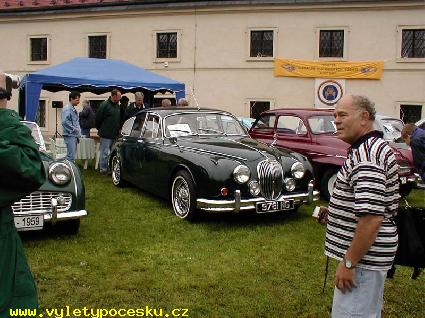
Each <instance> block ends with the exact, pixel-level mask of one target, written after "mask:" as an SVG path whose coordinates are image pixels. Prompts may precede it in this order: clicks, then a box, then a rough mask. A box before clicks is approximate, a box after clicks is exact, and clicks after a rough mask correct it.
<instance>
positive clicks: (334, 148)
mask: <svg viewBox="0 0 425 318" xmlns="http://www.w3.org/2000/svg"><path fill="white" fill-rule="evenodd" d="M316 140H317V144H319V145H321V146H323V147H326V149H327V150H326V153H327V154H328V155H334V156H343V157H347V154H348V148H349V147H350V145H349V144H348V143H346V142H344V141H342V140H341V139H339V138H338V137H336V136H321V137H320V138H317V139H316ZM388 144H389V145H390V147H391V148H392V149H393V151H394V155H395V157H396V159H397V161H399V162H400V161H407V162H409V164H410V165H412V164H413V158H412V151H411V149H410V147H408V146H407V145H406V144H404V143H394V142H388ZM311 152H314V147H312V149H311Z"/></svg>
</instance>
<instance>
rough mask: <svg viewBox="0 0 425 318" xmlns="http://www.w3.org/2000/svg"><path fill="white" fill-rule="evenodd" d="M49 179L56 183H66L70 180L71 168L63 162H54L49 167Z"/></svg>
mask: <svg viewBox="0 0 425 318" xmlns="http://www.w3.org/2000/svg"><path fill="white" fill-rule="evenodd" d="M49 179H50V180H51V181H52V182H53V183H54V184H57V185H64V184H67V183H68V182H69V181H70V180H71V169H70V168H69V167H68V166H67V165H66V164H64V163H63V162H55V163H53V164H52V165H51V166H50V167H49Z"/></svg>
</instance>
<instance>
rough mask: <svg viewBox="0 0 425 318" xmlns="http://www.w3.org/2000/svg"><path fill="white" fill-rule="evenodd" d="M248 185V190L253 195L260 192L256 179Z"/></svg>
mask: <svg viewBox="0 0 425 318" xmlns="http://www.w3.org/2000/svg"><path fill="white" fill-rule="evenodd" d="M248 187H249V192H250V193H251V194H252V195H253V196H257V195H259V194H260V184H259V183H258V182H257V181H251V182H250V183H249V184H248Z"/></svg>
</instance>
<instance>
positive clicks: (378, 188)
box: [335, 162, 387, 292]
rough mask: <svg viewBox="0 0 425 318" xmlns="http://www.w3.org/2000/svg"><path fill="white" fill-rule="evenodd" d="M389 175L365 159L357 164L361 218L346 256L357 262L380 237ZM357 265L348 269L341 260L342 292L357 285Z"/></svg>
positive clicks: (355, 186) (356, 187)
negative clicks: (355, 277)
mask: <svg viewBox="0 0 425 318" xmlns="http://www.w3.org/2000/svg"><path fill="white" fill-rule="evenodd" d="M386 178H387V177H386V174H385V171H384V169H383V168H382V167H380V166H378V165H376V164H374V163H372V162H363V163H360V164H359V165H357V166H356V167H355V168H354V170H353V174H352V184H353V191H354V197H355V207H354V211H353V212H354V214H355V215H356V216H357V217H358V222H357V225H356V230H355V232H354V236H353V240H352V241H351V244H350V247H349V248H348V250H347V252H346V255H345V258H346V259H347V260H349V261H351V263H352V264H353V265H357V264H358V263H359V262H360V261H361V260H362V259H363V257H364V256H365V255H366V254H367V252H368V251H369V249H370V248H371V246H372V245H373V243H374V242H375V240H376V237H377V236H378V233H379V229H380V226H381V223H382V221H383V220H384V213H385V206H386V205H385V187H386ZM354 276H355V268H352V269H348V268H346V267H345V265H344V264H343V263H340V264H339V266H338V268H337V271H336V275H335V286H337V287H338V288H339V289H340V290H341V291H342V292H345V291H346V290H347V289H348V290H350V289H351V288H354V287H355V283H354Z"/></svg>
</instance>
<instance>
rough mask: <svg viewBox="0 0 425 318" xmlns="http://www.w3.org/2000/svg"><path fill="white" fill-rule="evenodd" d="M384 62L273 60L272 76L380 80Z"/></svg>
mask: <svg viewBox="0 0 425 318" xmlns="http://www.w3.org/2000/svg"><path fill="white" fill-rule="evenodd" d="M383 70H384V61H367V62H331V61H326V62H317V61H303V60H289V59H275V60H274V76H293V77H320V78H353V79H354V78H355V79H380V78H381V76H382V72H383Z"/></svg>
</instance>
